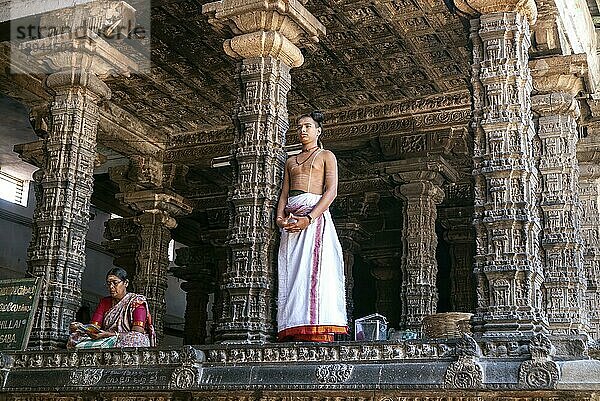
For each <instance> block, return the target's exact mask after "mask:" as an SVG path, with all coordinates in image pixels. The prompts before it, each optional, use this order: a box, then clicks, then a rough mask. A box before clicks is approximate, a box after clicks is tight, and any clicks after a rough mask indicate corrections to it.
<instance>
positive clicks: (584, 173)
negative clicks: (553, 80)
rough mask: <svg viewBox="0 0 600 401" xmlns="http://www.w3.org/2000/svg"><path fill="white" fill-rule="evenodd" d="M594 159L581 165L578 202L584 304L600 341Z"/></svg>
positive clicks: (598, 187)
mask: <svg viewBox="0 0 600 401" xmlns="http://www.w3.org/2000/svg"><path fill="white" fill-rule="evenodd" d="M598 161H599V160H596V158H594V157H593V156H592V157H591V158H586V159H584V160H581V159H580V163H579V200H580V202H581V209H582V213H581V216H582V217H581V234H582V238H583V243H584V250H583V266H584V270H585V273H586V280H587V283H586V284H587V285H586V292H585V303H584V305H586V306H587V312H588V324H589V331H588V334H589V335H590V336H591V337H592V338H593V339H594V340H596V341H598V340H600V226H599V225H598V221H600V202H599V200H600V167H598Z"/></svg>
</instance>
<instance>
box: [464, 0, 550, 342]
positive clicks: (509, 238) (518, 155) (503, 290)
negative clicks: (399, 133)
mask: <svg viewBox="0 0 600 401" xmlns="http://www.w3.org/2000/svg"><path fill="white" fill-rule="evenodd" d="M456 5H457V6H458V7H459V8H460V9H461V10H462V11H463V12H465V13H466V14H469V15H476V16H478V17H479V18H478V19H473V20H471V41H472V44H473V65H472V68H473V79H472V82H473V89H474V93H473V104H474V120H473V130H474V132H475V143H474V157H473V164H474V170H473V175H474V179H475V205H474V206H475V207H474V224H475V232H476V234H475V238H476V256H475V274H476V277H477V279H476V280H477V298H478V300H477V302H478V307H477V313H476V315H475V316H474V318H473V322H474V324H475V327H474V330H475V331H477V332H479V333H481V334H483V335H484V336H497V335H503V334H510V335H531V334H532V333H534V332H536V331H538V330H541V329H542V327H543V326H544V324H545V321H544V319H543V312H544V309H543V305H542V283H543V270H542V263H541V260H540V251H541V249H540V241H539V233H540V229H541V227H540V219H539V213H538V209H537V203H538V202H537V193H538V185H539V184H538V183H539V175H538V171H537V168H536V165H535V160H534V149H533V143H534V136H535V131H534V126H533V121H532V117H531V109H530V107H531V106H530V105H531V101H530V93H531V75H530V72H529V68H528V64H527V59H528V54H527V51H528V49H529V47H530V37H529V36H530V28H529V26H530V24H531V23H532V22H533V21H534V20H535V17H536V5H535V2H534V1H533V0H527V1H519V0H494V1H484V0H475V1H469V2H466V1H459V2H457V4H456Z"/></svg>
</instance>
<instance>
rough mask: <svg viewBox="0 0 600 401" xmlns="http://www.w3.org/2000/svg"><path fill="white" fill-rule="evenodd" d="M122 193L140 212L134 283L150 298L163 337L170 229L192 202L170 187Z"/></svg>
mask: <svg viewBox="0 0 600 401" xmlns="http://www.w3.org/2000/svg"><path fill="white" fill-rule="evenodd" d="M119 196H120V197H122V199H123V202H124V203H126V204H128V205H130V206H131V207H132V208H133V209H134V210H136V211H138V212H139V214H138V215H137V216H135V217H134V218H133V222H134V224H135V225H136V226H137V243H138V244H139V245H138V246H139V247H138V249H137V252H136V255H135V275H134V276H133V279H132V283H133V287H134V289H135V291H136V292H137V293H139V294H143V295H144V296H145V297H146V299H147V300H148V306H149V308H150V312H151V313H152V317H153V318H154V326H155V329H156V335H157V337H158V339H159V341H160V339H161V338H162V334H163V325H164V316H165V313H166V299H165V293H166V290H167V270H168V268H169V242H170V241H171V231H170V230H172V229H173V228H175V227H176V226H177V221H176V220H175V218H174V217H176V216H182V215H185V214H187V213H189V212H190V211H191V205H190V204H189V203H188V201H187V200H186V199H185V198H183V197H181V196H179V195H177V194H174V193H171V192H169V191H166V190H161V191H156V190H143V191H137V192H128V193H123V194H120V195H119Z"/></svg>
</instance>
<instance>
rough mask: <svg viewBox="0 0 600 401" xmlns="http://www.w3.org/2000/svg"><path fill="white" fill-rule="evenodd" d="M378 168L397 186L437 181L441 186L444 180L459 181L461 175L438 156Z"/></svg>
mask: <svg viewBox="0 0 600 401" xmlns="http://www.w3.org/2000/svg"><path fill="white" fill-rule="evenodd" d="M376 168H377V169H378V170H379V171H383V172H385V174H387V175H391V176H392V180H393V181H394V182H396V183H397V184H404V183H407V182H409V181H414V180H436V181H439V183H438V185H440V184H441V183H442V181H443V180H444V179H445V180H446V181H448V182H457V181H458V180H459V173H458V172H457V171H456V169H455V168H454V167H452V166H451V165H450V163H448V161H446V159H444V158H443V157H442V156H438V155H435V156H428V157H422V158H414V159H407V160H396V161H393V162H384V163H378V164H377V165H376ZM438 175H439V177H438Z"/></svg>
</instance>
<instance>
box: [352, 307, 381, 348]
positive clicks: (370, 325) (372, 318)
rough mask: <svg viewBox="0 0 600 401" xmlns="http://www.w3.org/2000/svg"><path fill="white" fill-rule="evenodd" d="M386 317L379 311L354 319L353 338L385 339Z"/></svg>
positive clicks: (362, 339) (364, 339)
mask: <svg viewBox="0 0 600 401" xmlns="http://www.w3.org/2000/svg"><path fill="white" fill-rule="evenodd" d="M387 324H388V322H387V319H386V318H385V316H383V315H380V314H379V313H373V314H372V315H368V316H365V317H361V318H360V319H356V320H355V321H354V339H355V340H356V341H383V340H387Z"/></svg>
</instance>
